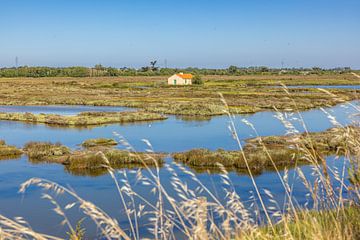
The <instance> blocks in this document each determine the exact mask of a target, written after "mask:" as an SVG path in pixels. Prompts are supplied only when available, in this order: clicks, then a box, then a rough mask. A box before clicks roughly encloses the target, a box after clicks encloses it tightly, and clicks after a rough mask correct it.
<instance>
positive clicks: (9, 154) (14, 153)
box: [0, 140, 23, 159]
mask: <svg viewBox="0 0 360 240" xmlns="http://www.w3.org/2000/svg"><path fill="white" fill-rule="evenodd" d="M22 153H23V152H22V151H21V150H20V149H18V148H17V147H15V146H9V145H6V142H5V141H4V140H0V159H13V158H16V157H19V156H21V154H22Z"/></svg>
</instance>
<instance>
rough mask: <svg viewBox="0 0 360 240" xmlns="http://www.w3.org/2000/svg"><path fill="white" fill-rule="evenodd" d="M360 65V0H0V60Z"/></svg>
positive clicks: (53, 63)
mask: <svg viewBox="0 0 360 240" xmlns="http://www.w3.org/2000/svg"><path fill="white" fill-rule="evenodd" d="M16 56H18V59H19V64H20V65H29V66H34V65H41V66H71V65H81V66H93V65H95V64H96V63H101V64H103V65H105V66H113V67H123V66H127V67H140V66H144V65H148V63H149V61H151V60H155V59H157V60H158V62H159V64H160V66H164V61H165V59H167V63H168V66H169V67H188V66H194V67H210V68H217V67H219V68H222V67H228V66H229V65H237V66H260V65H264V66H269V67H281V66H282V64H283V66H284V67H312V66H320V67H326V68H331V67H337V66H350V67H352V68H357V69H360V1H359V0H102V1H101V0H0V67H4V66H14V65H15V57H16Z"/></svg>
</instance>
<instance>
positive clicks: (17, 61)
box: [15, 56, 19, 77]
mask: <svg viewBox="0 0 360 240" xmlns="http://www.w3.org/2000/svg"><path fill="white" fill-rule="evenodd" d="M18 67H19V58H18V57H17V56H16V57H15V68H16V76H17V77H18V76H19V69H18Z"/></svg>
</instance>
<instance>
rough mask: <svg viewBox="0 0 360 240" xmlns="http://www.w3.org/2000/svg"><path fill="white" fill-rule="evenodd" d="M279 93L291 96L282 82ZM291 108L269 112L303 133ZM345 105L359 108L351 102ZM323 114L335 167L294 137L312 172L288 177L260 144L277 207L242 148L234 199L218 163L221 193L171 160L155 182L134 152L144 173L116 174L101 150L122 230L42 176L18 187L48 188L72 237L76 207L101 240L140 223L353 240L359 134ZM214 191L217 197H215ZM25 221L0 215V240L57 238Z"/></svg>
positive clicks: (159, 233) (168, 235)
mask: <svg viewBox="0 0 360 240" xmlns="http://www.w3.org/2000/svg"><path fill="white" fill-rule="evenodd" d="M284 90H285V91H286V93H287V94H288V96H289V97H291V95H290V93H289V92H288V91H287V89H286V87H285V86H284ZM321 91H324V92H326V91H325V90H321ZM328 94H330V93H328ZM333 97H334V98H336V96H333ZM221 99H222V101H223V103H224V106H225V108H224V111H225V112H226V114H228V116H229V119H230V124H229V129H230V131H231V133H232V135H233V137H234V139H235V141H237V143H238V146H239V149H240V150H242V143H241V141H240V139H239V136H238V133H237V129H236V128H235V121H236V118H235V117H234V116H233V115H231V114H230V113H229V111H228V106H227V104H226V101H225V100H224V98H223V97H222V96H221ZM296 106H297V105H296V102H295V101H294V102H293V111H294V113H293V114H289V113H287V114H284V113H281V112H278V111H277V113H276V117H277V118H278V119H279V120H280V121H281V122H282V123H283V125H284V126H285V128H286V130H287V134H289V135H292V134H297V133H298V130H297V129H296V128H295V127H294V125H293V123H292V121H290V120H289V119H290V118H293V117H294V116H296V118H298V119H299V121H300V122H301V123H302V127H303V130H304V131H305V132H307V126H306V124H305V122H304V120H303V119H302V116H301V114H300V112H299V111H297V107H296ZM350 107H353V108H356V109H357V110H358V112H360V111H359V109H358V107H357V106H354V105H351V106H350ZM323 111H324V113H325V114H326V115H327V116H328V118H329V121H331V122H332V123H333V124H334V125H335V126H337V127H343V131H341V132H339V136H338V137H341V138H343V139H346V140H345V141H346V145H345V147H344V149H341V151H342V154H343V153H345V154H344V155H345V157H344V158H343V159H344V161H343V164H342V167H341V168H340V169H337V168H334V167H332V166H329V165H327V161H326V159H325V158H324V157H323V156H322V155H321V154H319V153H318V152H317V151H316V149H315V148H311V147H310V148H309V145H310V146H311V145H312V144H313V143H312V142H311V139H310V138H306V134H305V137H304V138H302V139H298V141H295V142H294V146H293V147H294V148H295V149H297V150H298V151H300V152H302V153H303V154H302V155H303V156H304V157H303V158H304V159H303V160H306V161H308V162H309V164H311V166H312V167H311V168H312V174H311V175H312V176H311V177H309V176H306V174H305V173H304V172H303V171H302V169H301V168H300V167H297V166H296V167H295V169H296V171H295V174H294V175H292V176H290V174H289V171H288V170H287V169H285V170H284V171H282V172H280V170H279V169H278V168H277V166H276V164H275V161H273V159H272V158H271V154H269V152H268V150H267V149H266V146H265V145H263V153H264V155H266V156H267V157H268V158H269V161H270V162H271V163H272V164H273V167H274V168H275V169H276V174H277V176H278V178H279V180H280V183H281V185H282V187H283V189H284V202H283V203H282V204H281V205H280V204H279V203H278V202H277V201H276V200H275V199H276V197H275V196H274V194H273V193H272V192H271V190H268V189H261V188H260V187H259V185H258V183H257V181H256V178H255V177H254V175H253V173H252V171H251V168H250V167H249V165H248V162H247V156H246V155H245V153H244V152H243V154H244V155H243V158H244V159H245V164H247V170H248V174H249V178H250V179H251V182H252V185H253V188H254V192H253V193H252V195H251V197H250V198H249V199H242V198H241V197H240V195H239V193H238V192H237V191H236V190H235V186H234V185H233V182H232V180H231V179H230V176H229V173H228V172H227V170H226V169H225V168H224V167H222V166H221V165H219V168H220V169H221V174H220V178H221V181H222V185H223V188H222V189H221V190H220V189H210V188H209V187H207V186H206V185H205V184H204V183H203V182H202V181H200V179H199V178H198V176H197V175H196V174H194V173H193V172H192V171H190V170H189V169H187V168H185V167H184V166H183V165H181V164H178V163H171V164H166V165H165V169H166V171H168V172H169V173H170V175H171V178H170V179H168V178H167V179H162V177H161V175H160V166H159V165H158V163H157V161H156V160H155V159H153V162H154V166H155V167H152V168H151V167H150V166H148V165H147V163H148V162H149V160H151V155H150V154H149V155H148V156H144V155H141V156H140V155H139V156H138V157H139V161H142V162H143V164H144V168H143V170H141V169H139V170H138V171H133V170H130V171H116V170H114V169H112V168H111V167H110V164H109V161H108V159H107V158H106V156H105V155H104V154H102V159H103V161H104V165H105V166H107V169H108V172H109V175H110V176H111V178H112V179H113V181H114V185H115V187H116V189H117V193H118V195H119V199H120V205H121V208H123V210H124V212H125V216H126V218H127V220H128V227H127V226H126V227H125V226H122V225H120V224H119V223H118V222H117V221H116V219H115V218H114V216H111V215H110V214H108V213H106V212H104V211H103V210H102V209H100V208H99V207H97V206H96V205H94V204H92V203H91V202H89V201H87V200H85V199H83V198H81V197H80V196H79V195H78V194H77V193H76V192H75V191H74V190H72V189H70V188H67V187H64V186H61V185H59V184H57V183H55V182H52V181H49V180H46V179H40V178H32V179H29V180H28V181H26V182H25V183H23V184H22V185H21V187H20V192H22V193H24V192H26V191H27V190H28V188H29V187H30V186H37V187H39V188H41V189H43V190H45V191H46V192H48V193H45V194H44V195H43V198H45V199H48V200H49V201H50V202H51V203H52V204H53V205H54V212H55V213H56V214H58V215H60V216H61V217H62V218H63V222H62V224H64V225H66V226H67V227H68V229H69V235H70V238H71V239H82V238H83V236H84V229H82V228H81V227H79V226H77V227H76V228H74V227H73V226H74V225H75V224H74V223H72V222H70V220H69V219H68V217H67V215H66V212H67V211H68V210H70V209H72V208H75V207H77V208H78V209H79V210H80V211H81V212H82V213H83V214H84V215H85V216H86V217H88V218H90V219H91V220H92V221H93V222H94V223H95V224H96V226H97V228H98V230H99V231H100V232H101V238H104V239H143V238H144V236H143V233H144V228H145V229H146V230H145V231H146V232H147V233H148V234H150V236H151V238H153V239H178V238H184V239H357V238H359V237H360V224H359V223H358V221H357V220H358V219H359V217H360V208H359V200H360V193H359V187H360V181H359V179H360V175H359V173H360V171H359V159H360V158H359V156H360V142H359V138H358V136H354V134H352V132H351V128H348V127H344V126H341V124H340V123H339V122H337V121H336V119H335V118H334V117H333V116H332V115H331V114H330V113H328V112H326V111H325V110H324V109H323ZM243 123H244V124H246V125H247V126H249V127H250V128H252V129H253V131H254V133H255V134H256V135H258V134H257V131H256V129H255V128H254V126H253V125H252V124H251V123H250V122H248V121H245V120H243ZM115 135H116V136H117V137H118V138H119V139H118V141H119V143H121V144H122V145H124V146H125V147H126V148H127V149H128V150H129V151H131V152H135V150H134V149H133V148H132V146H131V145H130V144H129V143H128V142H127V141H126V139H124V138H122V137H121V136H120V135H118V134H116V133H115ZM340 135H341V136H340ZM260 139H261V138H260ZM260 141H261V140H260ZM144 142H145V143H146V145H147V146H148V149H147V151H148V152H149V153H153V152H154V150H153V148H152V146H151V143H150V142H149V141H147V140H144ZM143 158H146V159H143ZM319 159H320V161H319ZM179 170H180V173H181V174H182V175H186V176H188V177H190V179H191V180H192V181H193V183H194V184H196V186H195V187H189V185H188V182H187V181H185V180H184V179H183V178H182V177H180V173H179ZM348 173H349V174H348ZM130 175H131V176H130ZM295 175H296V176H295ZM130 178H135V179H136V183H137V184H141V185H142V186H143V187H145V188H147V189H148V192H149V193H151V194H152V195H153V196H155V199H156V200H155V201H151V200H150V199H149V195H148V194H147V195H142V194H141V193H139V192H137V191H136V190H135V189H134V186H133V185H132V184H131V183H130ZM290 178H293V179H299V180H300V181H301V182H302V183H303V186H304V188H306V189H307V192H308V193H307V197H309V198H311V203H312V204H310V205H300V204H299V203H298V202H297V201H296V198H295V197H294V194H295V193H294V185H293V184H292V182H291V181H290ZM348 178H350V183H349V181H348ZM164 181H167V182H169V181H170V184H171V186H172V188H171V189H167V188H165V187H164V184H163V183H164ZM194 184H193V185H194ZM334 186H339V187H334ZM220 191H221V192H222V193H224V194H222V195H220V194H218V192H220ZM54 194H55V195H54ZM64 194H66V195H69V196H70V197H71V198H72V199H73V200H72V201H71V202H69V203H68V204H67V205H65V206H64V207H61V206H60V204H58V202H57V201H56V198H55V197H54V196H57V195H64ZM144 219H145V220H146V222H147V224H146V226H143V225H142V224H141V222H143V220H144ZM29 226H30V225H29V224H28V223H27V222H25V221H24V220H23V219H21V218H19V219H8V218H6V217H4V216H1V217H0V238H1V239H23V238H30V239H32V238H34V239H58V238H57V237H53V236H48V235H46V234H42V233H38V232H36V231H35V230H33V229H31V228H30V227H29Z"/></svg>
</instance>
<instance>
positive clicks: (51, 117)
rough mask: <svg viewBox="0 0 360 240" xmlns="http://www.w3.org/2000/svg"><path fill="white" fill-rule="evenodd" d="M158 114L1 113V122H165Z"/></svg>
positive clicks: (78, 124) (73, 124)
mask: <svg viewBox="0 0 360 240" xmlns="http://www.w3.org/2000/svg"><path fill="white" fill-rule="evenodd" d="M166 118H167V117H165V116H164V115H161V114H158V113H150V112H144V111H136V112H83V113H80V114H78V115H76V116H62V115H56V114H32V113H0V120H8V121H22V122H30V123H45V124H51V125H60V126H90V125H101V124H111V123H131V122H142V121H157V120H164V119H166Z"/></svg>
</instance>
